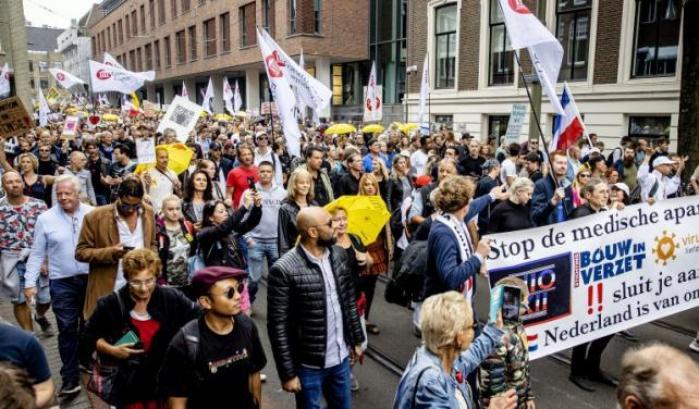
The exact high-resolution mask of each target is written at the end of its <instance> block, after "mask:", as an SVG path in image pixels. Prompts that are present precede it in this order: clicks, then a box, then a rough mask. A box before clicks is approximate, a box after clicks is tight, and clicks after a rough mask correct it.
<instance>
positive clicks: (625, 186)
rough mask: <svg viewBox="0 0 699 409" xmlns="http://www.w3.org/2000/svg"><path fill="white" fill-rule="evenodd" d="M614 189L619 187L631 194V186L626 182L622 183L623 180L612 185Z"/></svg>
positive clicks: (627, 194)
mask: <svg viewBox="0 0 699 409" xmlns="http://www.w3.org/2000/svg"><path fill="white" fill-rule="evenodd" d="M612 189H619V190H621V191H622V192H624V193H626V196H629V195H630V190H629V187H628V186H627V185H626V183H622V182H619V183H615V184H613V185H612Z"/></svg>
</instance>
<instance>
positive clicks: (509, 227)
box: [486, 200, 535, 234]
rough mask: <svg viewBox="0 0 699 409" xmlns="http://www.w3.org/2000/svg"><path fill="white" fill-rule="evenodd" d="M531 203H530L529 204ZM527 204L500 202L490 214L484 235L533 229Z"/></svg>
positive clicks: (508, 201) (529, 208)
mask: <svg viewBox="0 0 699 409" xmlns="http://www.w3.org/2000/svg"><path fill="white" fill-rule="evenodd" d="M530 203H531V202H530ZM534 226H535V225H534V222H533V221H532V219H531V207H530V205H529V204H526V205H520V204H515V203H512V201H510V200H504V201H502V202H500V203H499V204H498V205H497V206H495V208H494V209H493V211H492V212H491V213H490V223H489V224H488V226H487V229H486V230H487V231H486V233H488V234H490V233H503V232H508V231H515V230H522V229H528V228H530V227H534Z"/></svg>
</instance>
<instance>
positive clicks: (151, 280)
mask: <svg viewBox="0 0 699 409" xmlns="http://www.w3.org/2000/svg"><path fill="white" fill-rule="evenodd" d="M153 285H155V278H149V279H147V280H145V281H129V286H131V288H149V287H152V286H153Z"/></svg>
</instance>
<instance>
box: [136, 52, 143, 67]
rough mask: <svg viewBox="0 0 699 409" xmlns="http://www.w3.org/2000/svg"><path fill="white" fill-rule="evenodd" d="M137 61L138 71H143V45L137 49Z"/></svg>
mask: <svg viewBox="0 0 699 409" xmlns="http://www.w3.org/2000/svg"><path fill="white" fill-rule="evenodd" d="M136 62H137V65H136V67H137V68H136V69H137V70H138V71H143V54H142V53H141V47H138V48H137V49H136Z"/></svg>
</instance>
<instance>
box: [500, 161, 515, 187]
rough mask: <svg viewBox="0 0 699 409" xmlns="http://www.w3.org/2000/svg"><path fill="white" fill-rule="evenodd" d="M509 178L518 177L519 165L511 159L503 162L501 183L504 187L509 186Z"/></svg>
mask: <svg viewBox="0 0 699 409" xmlns="http://www.w3.org/2000/svg"><path fill="white" fill-rule="evenodd" d="M508 176H512V177H517V165H516V164H515V163H514V161H512V159H510V158H507V159H505V160H504V161H502V166H500V182H502V184H503V185H507V177H508Z"/></svg>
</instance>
